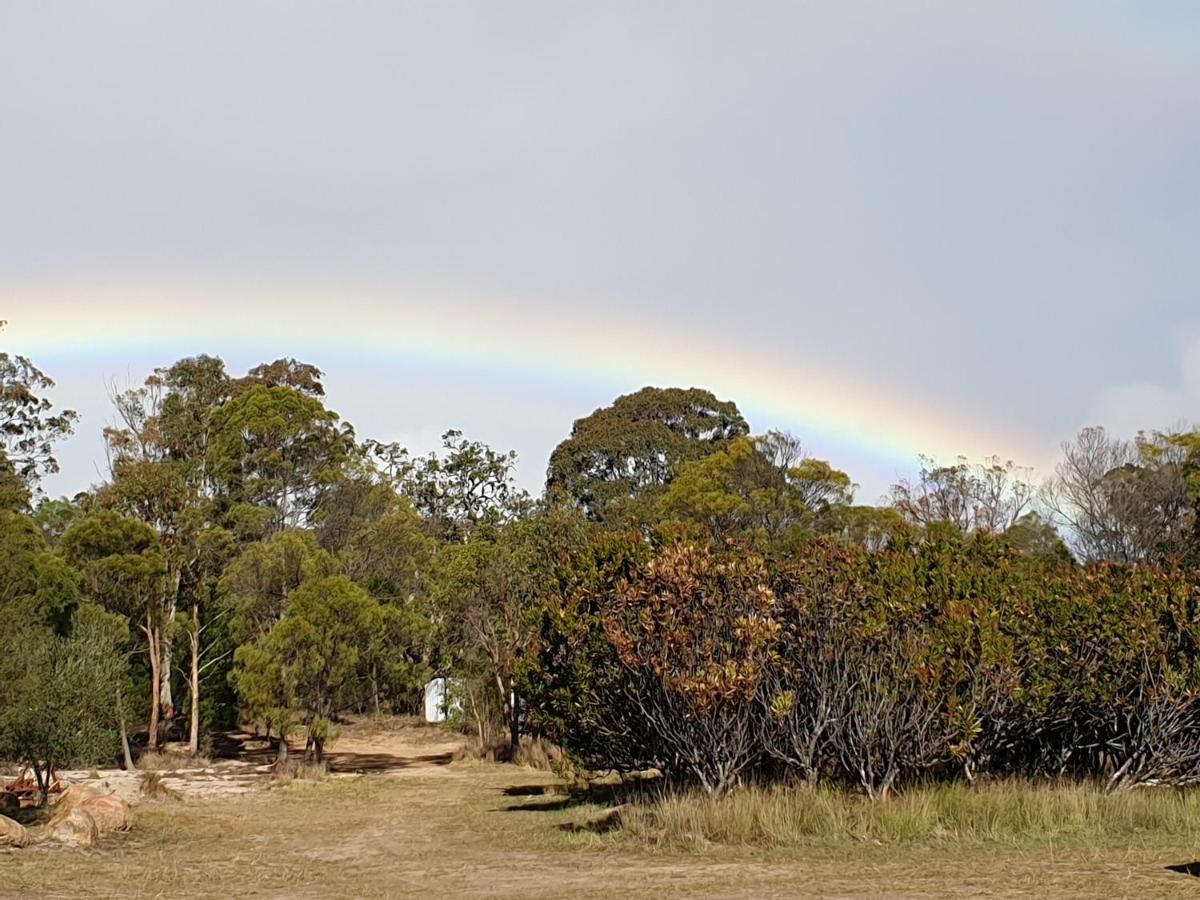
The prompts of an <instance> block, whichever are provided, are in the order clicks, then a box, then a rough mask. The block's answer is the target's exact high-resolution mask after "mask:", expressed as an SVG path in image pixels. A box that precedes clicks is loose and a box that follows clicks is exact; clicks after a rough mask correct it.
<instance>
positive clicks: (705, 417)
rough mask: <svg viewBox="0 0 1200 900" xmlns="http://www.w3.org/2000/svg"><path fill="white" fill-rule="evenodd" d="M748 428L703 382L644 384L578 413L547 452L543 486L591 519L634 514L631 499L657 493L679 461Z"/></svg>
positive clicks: (702, 454)
mask: <svg viewBox="0 0 1200 900" xmlns="http://www.w3.org/2000/svg"><path fill="white" fill-rule="evenodd" d="M748 431H749V427H748V426H747V425H746V420H745V419H743V418H742V414H741V413H740V412H738V409H737V407H736V406H735V405H734V404H733V403H731V402H728V401H722V400H718V399H717V398H716V397H714V396H713V395H712V394H711V393H710V392H708V391H705V390H701V389H700V388H687V389H684V388H654V387H646V388H642V389H641V390H640V391H638V392H637V393H634V394H626V395H624V396H621V397H618V398H617V399H616V400H615V401H614V402H613V404H612V406H608V407H605V408H603V409H598V410H596V411H595V412H594V413H592V414H591V415H590V416H587V417H585V418H582V419H578V420H576V422H575V424H574V425H573V426H572V428H571V435H570V437H568V438H567V439H566V440H565V441H563V442H562V443H561V444H559V445H558V446H557V447H556V448H555V449H554V452H553V453H552V454H551V455H550V465H549V469H548V471H547V475H546V489H547V491H548V492H550V493H553V492H556V491H561V492H563V493H564V494H565V496H567V497H569V498H570V499H571V500H572V501H574V502H576V503H578V504H580V505H581V506H582V507H583V508H584V509H585V510H586V511H587V513H588V515H589V516H590V517H591V518H593V519H595V520H605V521H607V522H610V523H612V522H615V521H621V520H622V517H624V518H626V519H628V518H629V517H631V516H633V517H636V516H637V513H636V509H637V504H636V502H635V501H636V500H638V499H639V498H641V497H643V496H644V495H646V494H649V495H651V497H653V496H654V495H656V494H658V493H661V489H662V488H663V487H664V486H665V485H666V484H668V483H669V482H670V481H671V479H672V478H674V477H675V475H676V473H677V472H678V470H679V468H680V466H682V465H683V464H684V463H687V462H693V461H695V460H699V459H703V458H704V457H705V456H708V455H709V454H711V453H713V452H715V451H717V450H720V449H721V448H722V447H724V446H725V445H726V444H727V443H728V442H729V441H731V440H733V439H734V438H737V437H740V436H742V435H745V434H746V433H747V432H748Z"/></svg>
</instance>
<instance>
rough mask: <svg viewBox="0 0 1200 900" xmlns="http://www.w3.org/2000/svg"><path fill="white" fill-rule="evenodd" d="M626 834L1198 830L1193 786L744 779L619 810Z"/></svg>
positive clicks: (979, 838)
mask: <svg viewBox="0 0 1200 900" xmlns="http://www.w3.org/2000/svg"><path fill="white" fill-rule="evenodd" d="M622 824H623V828H624V830H625V831H626V833H627V834H632V835H634V836H638V837H642V838H644V839H647V840H650V841H652V842H654V843H657V844H668V845H680V846H686V845H692V846H696V845H701V846H702V845H704V844H706V843H716V844H730V845H749V846H756V847H798V846H809V845H815V844H824V843H840V842H856V841H867V842H877V843H883V844H893V843H902V842H936V843H947V842H962V843H978V842H996V843H1003V844H1010V845H1019V844H1028V843H1041V842H1045V841H1056V840H1068V841H1081V842H1084V843H1104V842H1108V841H1113V840H1120V839H1128V838H1132V837H1135V836H1138V835H1147V834H1154V835H1156V836H1159V837H1163V836H1168V835H1169V836H1177V837H1189V838H1191V837H1200V790H1177V789H1168V788H1145V789H1140V790H1133V791H1125V792H1122V793H1116V794H1105V793H1104V791H1103V790H1102V789H1101V787H1100V786H1098V785H1096V784H1091V783H1053V784H1030V783H1026V782H1019V781H1002V782H993V783H987V784H979V785H975V786H971V785H966V784H946V785H930V786H925V787H917V788H913V789H911V790H909V791H906V792H905V793H904V794H902V795H899V796H894V797H892V798H890V799H888V800H886V801H882V802H872V801H870V800H868V799H866V798H864V797H861V796H857V795H848V794H845V793H843V792H841V791H837V790H834V789H831V788H825V787H808V786H798V787H788V788H785V787H746V788H743V789H741V790H737V791H734V792H733V793H731V794H729V795H728V796H725V797H719V798H712V797H708V796H705V795H701V794H663V795H660V796H658V797H657V798H653V799H649V798H647V799H643V800H642V801H641V802H638V803H635V804H632V805H630V806H628V807H626V808H625V809H624V810H623V811H622Z"/></svg>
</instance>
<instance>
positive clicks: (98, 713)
mask: <svg viewBox="0 0 1200 900" xmlns="http://www.w3.org/2000/svg"><path fill="white" fill-rule="evenodd" d="M127 640H128V631H127V629H126V628H125V626H124V623H123V622H122V621H121V620H120V618H119V617H115V616H112V615H111V614H108V613H106V612H104V611H103V610H101V609H100V608H98V607H96V606H93V605H91V604H84V605H83V606H80V607H79V608H78V609H77V610H76V611H75V613H74V616H73V617H72V620H71V627H70V632H69V634H67V635H66V636H63V635H56V634H55V633H54V632H53V631H51V630H50V629H49V628H46V627H44V626H38V625H29V624H25V623H12V622H7V621H6V622H4V623H3V624H0V644H2V646H3V652H0V758H3V759H13V760H19V761H21V762H23V763H25V764H27V765H29V766H31V767H33V768H34V770H35V772H36V774H37V777H38V780H39V783H41V784H42V786H43V788H44V787H45V786H46V781H47V778H48V776H49V774H50V773H51V772H52V771H53V769H54V768H55V767H61V766H73V765H97V764H99V763H102V762H107V761H109V760H111V759H113V758H114V757H115V755H116V752H117V747H118V743H117V720H116V702H115V701H116V697H117V690H118V687H119V686H120V684H121V681H122V679H123V677H124V672H125V667H126V661H125V649H124V648H125V644H126V642H127ZM44 798H45V794H44V792H43V800H44Z"/></svg>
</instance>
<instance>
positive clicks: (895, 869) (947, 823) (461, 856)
mask: <svg viewBox="0 0 1200 900" xmlns="http://www.w3.org/2000/svg"><path fill="white" fill-rule="evenodd" d="M1196 797H1200V795H1195V796H1194V795H1192V794H1190V793H1188V794H1176V793H1173V792H1141V793H1132V794H1127V795H1123V796H1120V797H1104V796H1103V795H1102V794H1101V793H1100V792H1099V791H1097V790H1095V789H1093V788H1089V787H1066V788H1042V789H1036V790H1031V789H1029V788H1027V787H1024V786H1013V785H998V786H993V787H989V788H983V789H981V790H979V791H975V792H967V791H964V790H962V789H931V790H927V791H918V792H911V793H909V794H908V795H906V796H904V797H901V798H897V799H895V800H893V801H891V802H889V803H887V804H882V805H879V804H876V805H871V804H867V803H865V802H860V801H857V800H854V799H846V798H842V797H839V796H837V795H833V794H826V793H823V792H805V791H793V792H778V791H743V792H740V793H739V794H736V795H734V796H733V797H730V798H728V799H726V800H722V801H717V802H713V801H708V800H703V799H699V798H695V797H692V798H682V799H680V798H675V799H667V800H659V801H657V802H642V803H638V804H635V805H634V806H622V807H621V808H620V814H619V816H614V815H612V809H613V807H612V802H613V801H614V799H619V798H613V797H608V796H605V795H604V793H603V791H600V792H596V791H593V792H590V793H586V792H572V791H569V790H567V789H565V788H564V787H563V786H562V785H559V784H557V783H556V782H555V780H554V779H553V778H552V777H551V776H549V775H547V774H546V773H544V772H535V771H532V770H529V769H521V768H517V767H513V766H500V765H490V764H485V763H478V762H466V761H460V762H453V763H451V762H448V761H447V762H444V763H443V762H441V761H440V760H439V761H437V762H425V763H421V764H413V765H409V766H404V767H398V768H396V769H395V770H394V771H390V772H388V773H387V774H378V773H377V774H368V775H365V776H362V777H342V778H334V779H332V780H329V781H326V782H322V783H307V782H293V783H291V784H288V785H286V786H282V787H275V788H271V789H267V790H262V791H258V792H255V793H253V794H248V795H244V796H240V797H216V798H212V799H207V800H203V801H182V802H180V801H169V800H161V801H153V802H149V803H146V804H144V805H142V806H141V807H139V809H138V812H137V826H136V828H135V830H134V831H133V832H131V833H130V834H127V835H107V836H106V837H105V840H104V843H103V846H102V848H101V849H99V850H96V851H89V852H84V851H68V850H63V849H60V848H35V849H31V850H26V851H19V852H8V853H0V896H4V897H47V898H57V897H63V898H66V897H72V898H76V897H93V898H99V897H113V898H116V897H139V898H140V897H230V896H234V897H239V898H257V897H302V898H310V897H311V898H316V897H322V898H324V897H429V898H440V897H454V896H494V897H513V898H517V897H520V898H543V897H547V898H548V897H565V896H574V897H604V898H609V900H617V898H633V897H653V898H656V900H660V898H673V897H690V896H709V897H731V898H751V897H794V896H822V897H883V896H887V897H964V896H966V897H972V896H974V897H982V896H1013V897H1019V896H1025V897H1122V896H1125V897H1176V896H1178V897H1185V896H1187V897H1191V896H1195V895H1196V894H1197V893H1198V892H1200V880H1197V879H1196V878H1193V877H1190V876H1188V875H1186V874H1180V873H1177V872H1173V871H1170V870H1169V869H1168V868H1167V867H1168V866H1171V865H1183V864H1187V863H1191V862H1193V861H1194V860H1196V859H1200V801H1198V800H1197V799H1196Z"/></svg>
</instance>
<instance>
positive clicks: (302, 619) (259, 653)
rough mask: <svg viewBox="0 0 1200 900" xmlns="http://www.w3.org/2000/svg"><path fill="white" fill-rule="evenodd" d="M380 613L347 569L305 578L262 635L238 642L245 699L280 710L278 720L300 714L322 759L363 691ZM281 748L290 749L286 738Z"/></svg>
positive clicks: (311, 748) (238, 678) (238, 677)
mask: <svg viewBox="0 0 1200 900" xmlns="http://www.w3.org/2000/svg"><path fill="white" fill-rule="evenodd" d="M380 619H381V611H380V607H379V604H378V603H377V602H376V601H375V600H374V599H373V598H372V597H371V595H370V594H368V593H367V592H366V591H365V590H363V589H362V588H361V587H359V586H358V585H356V584H355V583H354V582H353V581H351V580H350V579H349V578H347V577H346V576H344V575H335V576H331V577H328V578H320V579H316V580H313V581H310V582H308V583H306V584H304V585H303V586H302V587H300V588H299V590H297V591H295V593H293V594H292V596H291V600H290V602H289V604H288V609H287V612H286V613H285V614H284V616H283V618H282V619H280V620H279V622H278V623H277V624H276V625H275V626H274V627H273V628H272V629H271V630H270V631H269V632H268V633H267V634H266V635H265V636H264V637H263V638H261V639H260V640H259V641H258V642H256V643H255V644H251V645H248V646H245V647H241V648H239V650H238V652H237V655H236V660H237V664H238V670H237V671H236V674H235V684H236V685H237V687H238V691H239V693H240V694H241V695H242V698H243V701H244V702H245V703H246V704H247V706H248V708H250V709H252V710H254V711H256V712H258V713H259V714H260V715H261V714H263V713H267V714H273V715H274V716H277V717H278V718H275V719H273V720H272V721H275V723H276V725H277V726H279V725H280V724H281V723H287V722H288V721H289V720H290V718H291V717H292V716H293V715H297V714H298V715H299V716H300V717H301V718H302V720H303V722H304V724H305V726H307V729H308V748H307V753H308V754H309V755H311V756H312V757H313V758H314V759H315V760H316V761H317V762H321V761H322V760H323V759H324V755H325V744H326V742H327V740H328V739H329V737H330V735H331V733H332V728H333V721H334V717H335V716H336V715H337V714H338V713H341V712H344V711H345V710H346V709H348V708H350V707H352V706H354V705H355V704H356V703H357V702H358V701H359V700H360V699H361V698H362V696H363V693H364V691H365V688H366V684H367V680H366V677H365V672H364V668H365V660H366V657H367V652H366V651H367V650H368V648H370V646H371V643H372V640H373V638H374V635H375V633H376V631H377V629H378V628H379V626H380ZM285 727H286V725H285ZM280 751H281V755H283V754H286V749H285V748H284V746H283V742H282V741H281V746H280Z"/></svg>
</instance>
